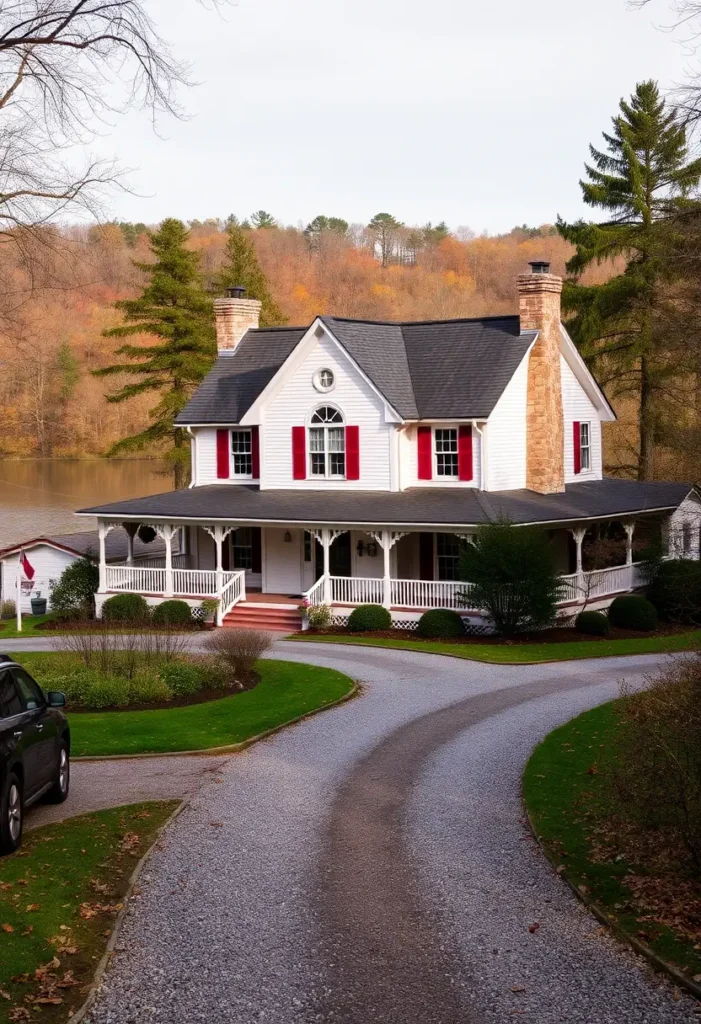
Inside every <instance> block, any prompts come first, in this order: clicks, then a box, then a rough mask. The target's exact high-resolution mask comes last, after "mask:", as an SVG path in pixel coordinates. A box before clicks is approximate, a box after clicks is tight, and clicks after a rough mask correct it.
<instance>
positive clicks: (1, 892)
mask: <svg viewBox="0 0 701 1024" xmlns="http://www.w3.org/2000/svg"><path fill="white" fill-rule="evenodd" d="M177 806H178V801H167V802H157V803H146V804H144V803H142V804H134V805H132V806H130V807H118V808H114V809H111V810H107V811H99V812H97V813H95V814H88V815H84V816H81V817H77V818H70V819H69V820H67V821H64V822H61V823H60V824H58V825H47V826H46V827H44V828H39V829H36V830H32V831H31V832H27V833H26V834H25V837H24V844H23V846H22V849H21V850H20V851H19V852H18V853H16V854H14V855H13V856H11V857H5V858H3V859H2V860H0V929H2V931H1V932H0V934H1V935H2V938H1V939H0V942H1V943H2V956H1V957H0V1024H6V1022H8V1024H9V1022H16V1021H30V1020H31V1021H33V1020H42V1021H45V1022H46V1024H57V1022H59V1021H66V1020H68V1019H69V1018H70V1017H71V1016H72V1014H73V1013H74V1012H75V1010H76V1009H77V1008H78V1007H79V1006H80V1005H81V1004H82V1003H83V1002H84V1000H85V997H86V993H87V989H88V987H89V985H90V984H91V982H92V980H93V977H94V974H95V971H96V969H97V967H98V965H99V963H100V960H101V957H102V955H103V954H104V951H105V947H106V946H107V943H108V941H109V938H110V935H111V933H112V929H113V927H114V922H115V918H116V917H117V915H118V914H119V912H120V910H121V908H122V906H123V903H124V897H125V895H126V894H127V891H128V888H129V880H130V877H131V875H132V873H133V871H134V868H135V867H136V865H137V863H138V862H139V859H140V858H141V857H142V856H143V855H144V853H145V852H146V851H147V850H148V849H149V848H150V847H151V846H152V844H153V842H154V840H155V839H156V837H157V835H158V831H159V829H160V828H161V827H162V826H163V824H164V823H165V822H166V821H167V820H168V818H169V817H170V815H171V814H172V813H173V811H174V810H175V809H176V808H177Z"/></svg>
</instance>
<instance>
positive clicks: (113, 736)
mask: <svg viewBox="0 0 701 1024" xmlns="http://www.w3.org/2000/svg"><path fill="white" fill-rule="evenodd" d="M64 657H65V655H64V654H61V653H59V654H53V653H44V652H42V653H25V652H22V653H18V655H17V660H18V661H21V663H22V664H23V665H25V666H26V668H27V670H28V671H29V672H36V673H37V676H38V678H39V681H41V671H40V669H41V667H42V666H45V667H48V666H49V665H52V664H57V662H56V659H60V658H64ZM58 664H60V662H58ZM257 668H258V671H259V673H260V677H261V680H260V682H259V684H258V685H257V686H256V687H255V688H254V689H253V690H246V691H243V692H242V693H236V694H232V695H231V696H228V697H222V698H221V699H220V700H213V701H207V702H206V703H202V704H189V705H185V706H184V707H173V708H163V709H160V710H156V711H86V712H81V713H80V714H70V708H69V709H68V719H69V722H70V727H71V751H72V754H73V756H74V757H97V756H104V755H108V754H162V753H171V752H175V751H188V750H207V749H209V748H210V747H224V746H228V745H230V744H233V743H242V742H243V741H244V740H247V739H250V738H251V737H252V736H258V735H259V734H260V733H262V732H267V731H268V730H269V729H274V728H276V727H278V726H280V725H284V724H285V723H286V722H290V721H292V720H293V719H296V718H300V717H301V716H302V715H306V714H309V713H310V712H312V711H317V710H319V709H320V708H323V707H325V706H326V705H327V704H333V703H335V702H336V701H338V700H340V699H341V698H342V697H344V696H346V694H348V693H350V691H351V690H352V688H353V680H352V679H350V678H349V677H348V676H346V675H343V673H341V672H336V670H335V669H330V668H320V667H317V666H315V665H301V664H297V663H296V662H290V661H275V660H272V659H268V658H264V659H262V660H261V661H260V662H259V663H258V666H257Z"/></svg>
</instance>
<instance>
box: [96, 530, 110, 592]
mask: <svg viewBox="0 0 701 1024" xmlns="http://www.w3.org/2000/svg"><path fill="white" fill-rule="evenodd" d="M108 533H109V530H108V529H107V527H106V525H105V523H104V522H103V521H102V520H101V519H98V521H97V537H98V540H99V542H100V567H99V571H100V583H99V586H98V589H99V590H100V592H101V593H104V592H105V590H107V557H106V555H105V537H106V536H107V534H108Z"/></svg>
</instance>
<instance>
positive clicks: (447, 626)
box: [416, 608, 465, 639]
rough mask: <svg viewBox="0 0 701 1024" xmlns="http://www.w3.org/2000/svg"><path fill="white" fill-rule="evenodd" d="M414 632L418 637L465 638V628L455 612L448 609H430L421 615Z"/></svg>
mask: <svg viewBox="0 0 701 1024" xmlns="http://www.w3.org/2000/svg"><path fill="white" fill-rule="evenodd" d="M416 632H417V633H418V634H419V636H428V637H435V638H436V639H452V638H454V637H457V636H465V627H464V625H463V621H462V619H461V618H460V616H459V615H458V613H457V612H454V611H451V609H450V608H432V609H431V610H430V611H428V612H424V613H423V615H422V616H421V618H420V619H419V624H418V626H417V627H416Z"/></svg>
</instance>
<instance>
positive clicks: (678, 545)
mask: <svg viewBox="0 0 701 1024" xmlns="http://www.w3.org/2000/svg"><path fill="white" fill-rule="evenodd" d="M668 530H669V553H670V555H672V557H673V558H697V559H698V558H701V503H700V502H699V500H698V498H697V497H696V496H695V495H693V494H692V495H690V496H689V497H687V498H685V499H684V501H683V502H682V503H681V505H680V506H679V508H677V509H676V510H675V511H674V512H673V513H672V514H671V516H670V517H669V525H668ZM685 536H686V538H687V544H688V547H687V551H686V552H685V551H684V538H685Z"/></svg>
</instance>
